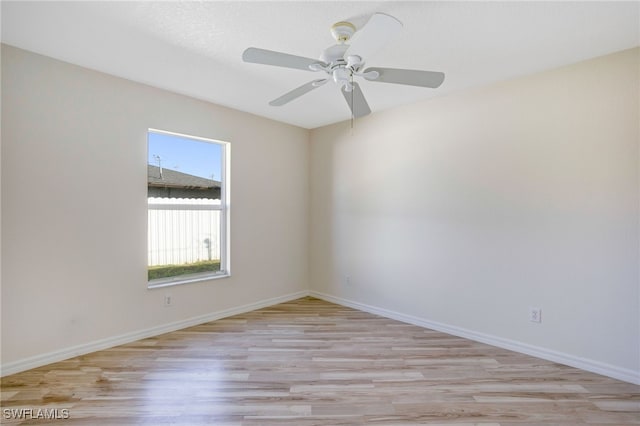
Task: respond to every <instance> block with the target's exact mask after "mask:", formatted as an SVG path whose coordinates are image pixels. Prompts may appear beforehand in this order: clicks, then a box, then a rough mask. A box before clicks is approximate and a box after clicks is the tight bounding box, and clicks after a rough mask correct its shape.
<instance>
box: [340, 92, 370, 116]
mask: <svg viewBox="0 0 640 426" xmlns="http://www.w3.org/2000/svg"><path fill="white" fill-rule="evenodd" d="M352 84H353V89H352V90H351V91H350V92H347V91H346V90H345V87H346V86H342V94H343V95H344V99H345V100H346V101H347V104H348V105H349V108H350V109H351V113H352V114H353V116H354V117H356V118H359V117H364V116H365V115H367V114H371V108H369V104H368V103H367V100H366V99H365V98H364V95H363V94H362V90H360V86H359V85H358V83H352Z"/></svg>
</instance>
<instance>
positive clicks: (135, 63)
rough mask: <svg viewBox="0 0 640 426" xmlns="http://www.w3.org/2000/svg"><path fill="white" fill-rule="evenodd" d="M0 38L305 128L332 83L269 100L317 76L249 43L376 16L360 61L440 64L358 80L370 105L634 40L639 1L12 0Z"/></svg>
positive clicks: (326, 111)
mask: <svg viewBox="0 0 640 426" xmlns="http://www.w3.org/2000/svg"><path fill="white" fill-rule="evenodd" d="M1 7H2V10H1V13H2V41H3V43H7V44H10V45H13V46H16V47H20V48H23V49H27V50H31V51H33V52H37V53H41V54H44V55H47V56H51V57H54V58H58V59H61V60H64V61H68V62H71V63H74V64H78V65H81V66H84V67H87V68H92V69H96V70H99V71H103V72H106V73H109V74H113V75H116V76H120V77H124V78H128V79H130V80H134V81H139V82H142V83H146V84H150V85H153V86H156V87H160V88H163V89H168V90H171V91H174V92H178V93H182V94H186V95H189V96H193V97H195V98H199V99H204V100H207V101H211V102H213V103H216V104H220V105H225V106H228V107H232V108H236V109H239V110H242V111H247V112H251V113H254V114H257V115H261V116H264V117H268V118H272V119H275V120H278V121H282V122H286V123H291V124H294V125H297V126H301V127H305V128H314V127H318V126H322V125H326V124H330V123H334V122H338V121H342V120H347V119H349V117H350V111H349V109H348V106H347V105H346V103H345V102H344V99H343V98H342V96H341V94H340V93H339V91H338V89H337V87H336V86H334V85H333V84H326V85H324V86H323V87H321V88H318V89H316V90H314V91H313V92H311V93H309V94H307V95H305V96H303V97H301V98H299V99H297V100H295V101H293V102H291V103H290V104H288V105H285V106H281V107H271V106H269V105H268V102H269V101H271V100H272V99H274V98H277V97H278V96H280V95H282V94H283V93H285V92H287V91H289V90H291V89H293V88H295V87H297V86H299V85H301V84H304V83H306V82H308V81H310V80H314V79H316V78H319V75H318V74H315V73H312V72H305V71H300V70H290V69H285V68H279V67H269V66H264V65H256V64H247V63H243V62H242V59H241V57H242V52H243V50H244V49H245V48H247V47H249V46H254V47H260V48H264V49H270V50H277V51H282V52H286V53H291V54H295V55H300V56H305V57H311V58H316V57H318V56H319V55H320V54H321V53H322V51H323V50H324V49H325V48H327V47H328V46H330V45H332V44H334V40H333V38H332V37H331V34H330V32H329V27H330V26H331V25H332V24H333V23H335V22H337V21H341V20H349V21H351V22H352V23H354V24H355V25H356V27H361V26H362V25H364V23H365V22H366V20H367V18H368V17H369V16H370V15H371V14H372V13H375V12H384V13H387V14H390V15H392V16H395V17H396V18H398V19H399V20H400V21H401V22H402V23H403V25H404V28H403V32H402V34H401V35H400V36H399V37H397V38H395V39H394V40H391V41H390V43H388V45H387V46H386V47H385V48H384V49H382V50H380V51H379V52H378V53H377V54H376V55H375V56H373V57H370V58H365V59H366V60H367V65H368V66H381V67H392V68H411V69H424V70H433V71H443V72H445V73H446V79H445V82H444V83H443V85H442V86H441V87H440V88H438V89H426V88H417V87H410V86H402V85H395V84H384V83H374V82H367V81H362V82H361V87H362V89H363V92H364V94H365V96H366V97H367V100H368V102H369V105H370V106H371V109H372V110H373V111H374V113H375V112H376V111H380V110H383V109H386V108H391V107H394V106H397V105H402V104H407V103H411V102H416V101H419V100H423V99H428V98H430V97H434V96H443V95H445V94H447V93H451V92H453V91H458V90H461V89H465V88H469V87H474V86H480V85H485V84H489V83H491V82H494V81H499V80H505V79H510V78H514V77H517V76H521V75H526V74H530V73H534V72H538V71H541V70H545V69H549V68H554V67H558V66H562V65H565V64H569V63H573V62H577V61H580V60H584V59H588V58H591V57H595V56H600V55H604V54H607V53H611V52H615V51H619V50H623V49H627V48H631V47H634V46H637V45H639V44H640V3H639V2H542V1H541V2H429V1H423V2H420V1H412V2H395V1H394V2H363V1H330V2H326V1H323V2H320V1H316V2H293V1H290V2H270V1H261V2H248V1H233V2H219V1H212V2H206V1H204V2H203V1H198V2H195V1H194V2H187V1H181V2H55V1H47V2H11V1H2V4H1Z"/></svg>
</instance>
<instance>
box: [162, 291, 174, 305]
mask: <svg viewBox="0 0 640 426" xmlns="http://www.w3.org/2000/svg"><path fill="white" fill-rule="evenodd" d="M172 305H173V297H171V295H170V294H165V295H164V306H165V307H169V306H172Z"/></svg>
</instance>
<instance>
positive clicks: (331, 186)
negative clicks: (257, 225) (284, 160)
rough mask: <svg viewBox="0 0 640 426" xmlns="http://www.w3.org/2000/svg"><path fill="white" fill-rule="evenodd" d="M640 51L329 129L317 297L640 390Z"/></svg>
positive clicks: (314, 273) (324, 139) (314, 232)
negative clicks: (482, 340) (561, 361)
mask: <svg viewBox="0 0 640 426" xmlns="http://www.w3.org/2000/svg"><path fill="white" fill-rule="evenodd" d="M639 52H640V50H638V49H635V50H629V51H624V52H621V53H617V54H613V55H609V56H606V57H601V58H597V59H594V60H590V61H587V62H583V63H579V64H575V65H572V66H568V67H564V68H561V69H557V70H553V71H549V72H544V73H540V74H536V75H532V76H528V77H525V78H520V79H517V80H513V81H507V82H502V83H498V84H494V85H492V86H490V87H486V88H482V89H477V90H471V91H466V92H463V93H458V94H454V95H451V96H448V97H443V98H437V99H433V100H430V101H427V102H422V103H418V104H415V105H411V106H407V107H402V108H396V109H393V110H389V111H385V112H381V113H377V114H373V115H371V116H368V117H365V118H364V119H360V120H356V122H355V125H354V129H353V130H351V129H350V125H349V123H340V124H336V125H332V126H329V127H324V128H319V129H316V130H313V131H312V132H311V221H310V230H311V250H310V256H311V262H310V268H311V274H310V277H311V286H312V289H313V290H314V291H316V292H318V293H321V294H323V295H328V296H331V297H335V298H337V299H336V300H342V301H343V302H344V301H346V302H354V303H358V304H363V305H366V306H370V307H374V308H376V309H378V308H379V309H386V310H388V311H391V312H395V313H400V314H402V315H407V316H412V317H414V318H419V319H424V320H425V321H430V322H433V323H440V324H444V325H447V326H451V327H454V328H458V329H459V330H463V331H470V332H472V333H476V334H477V335H487V336H492V337H495V338H496V340H501V341H503V342H504V341H506V342H514V343H520V344H522V345H521V346H522V347H524V346H530V347H533V348H538V349H541V350H543V351H547V353H549V354H551V353H559V354H562V355H563V356H565V358H572V359H575V360H583V361H585V362H586V363H588V364H589V363H590V364H591V365H600V366H603V367H605V370H606V369H607V368H609V369H610V371H618V372H619V373H620V374H619V376H623V377H627V376H628V377H627V378H631V379H632V380H640V350H639V349H640V308H639V303H640V293H639V275H638V274H639V271H638V268H639V232H640V229H639V225H638V221H639V188H640V187H639V183H638V163H639V150H638V146H639V119H638V118H639V108H638V99H639V95H640V91H639V85H638V81H639V65H640V61H639V55H640V53H639ZM364 84H365V83H363V85H364ZM369 89H370V90H375V88H374V83H369V84H368V85H367V87H364V89H363V90H364V91H365V93H366V91H367V90H369ZM346 276H350V277H351V282H350V283H346V282H345V281H346V280H345V277H346ZM531 306H533V307H540V308H542V310H543V322H542V324H533V323H531V322H529V321H528V309H529V307H531ZM625 375H626V376H625Z"/></svg>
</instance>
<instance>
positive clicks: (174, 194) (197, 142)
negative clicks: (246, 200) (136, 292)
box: [147, 130, 229, 287]
mask: <svg viewBox="0 0 640 426" xmlns="http://www.w3.org/2000/svg"><path fill="white" fill-rule="evenodd" d="M147 143H148V157H147V201H148V233H147V239H148V241H147V247H148V278H149V286H150V287H153V286H162V285H171V284H178V283H184V282H191V281H196V280H202V279H207V278H211V277H215V276H224V275H227V274H228V269H229V268H228V261H229V260H228V256H227V249H226V247H227V244H226V243H227V202H226V199H227V183H228V182H227V179H226V171H227V165H226V161H227V158H228V150H229V146H228V143H225V142H220V141H215V140H210V139H205V138H199V137H193V136H186V135H180V134H175V133H169V132H164V131H159V130H149V132H148V140H147Z"/></svg>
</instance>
